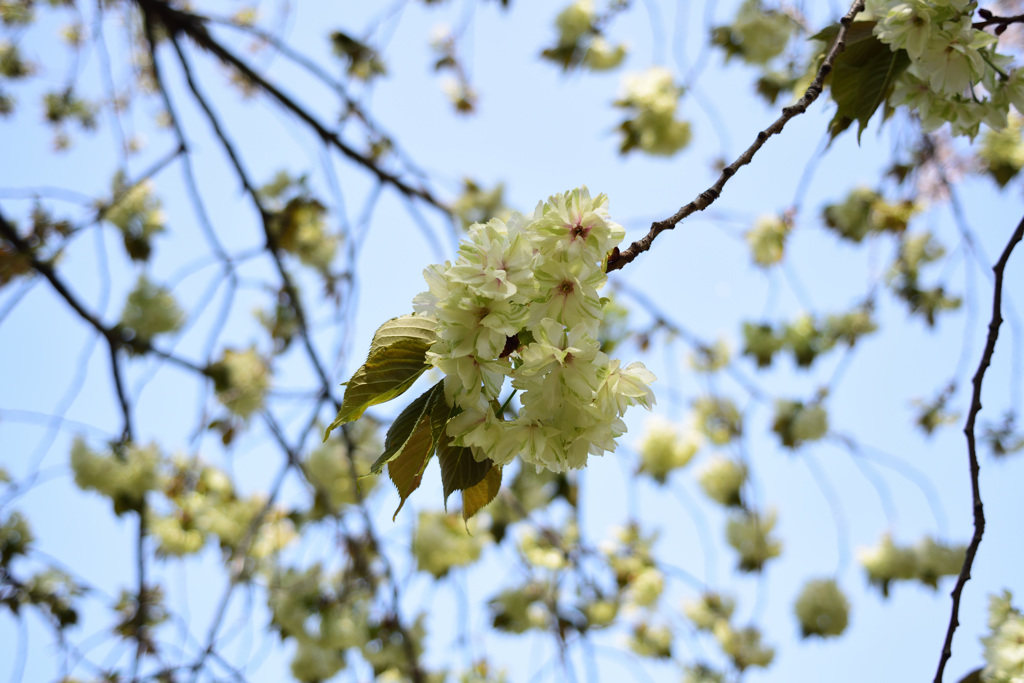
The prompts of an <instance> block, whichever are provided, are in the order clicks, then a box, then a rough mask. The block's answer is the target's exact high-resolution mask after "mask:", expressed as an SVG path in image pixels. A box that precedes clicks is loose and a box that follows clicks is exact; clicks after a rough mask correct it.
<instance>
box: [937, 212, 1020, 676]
mask: <svg viewBox="0 0 1024 683" xmlns="http://www.w3.org/2000/svg"><path fill="white" fill-rule="evenodd" d="M1021 238H1024V218H1022V219H1021V221H1020V223H1018V224H1017V229H1016V230H1014V231H1013V234H1012V235H1011V236H1010V241H1009V242H1007V243H1006V248H1005V249H1003V254H1002V256H1000V257H999V260H998V261H997V262H996V265H995V266H993V267H992V272H993V273H994V274H995V284H994V286H993V294H992V319H991V320H990V321H989V324H988V337H987V338H986V340H985V350H984V351H983V352H982V354H981V361H980V362H979V363H978V370H977V371H976V372H975V373H974V377H973V378H972V379H971V385H972V386H973V387H974V391H973V392H972V394H971V407H970V410H968V412H967V423H966V424H965V425H964V436H966V437H967V457H968V459H969V461H970V470H971V501H972V508H973V511H974V535H973V536H972V537H971V543H970V545H968V546H967V553H966V554H965V556H964V566H963V567H962V568H961V569H960V576H958V577H957V579H956V585H955V586H954V587H953V592H952V593H950V595H951V597H952V599H953V607H952V613H951V614H950V616H949V627H948V628H947V629H946V640H945V642H944V643H943V645H942V655H941V657H939V668H938V670H937V671H936V672H935V681H934V683H942V673H943V671H944V670H945V668H946V662H948V661H949V658H950V657H951V656H952V655H953V634H954V633H955V632H956V628H957V626H959V625H960V618H959V613H960V595H961V593H963V590H964V585H965V584H966V583H967V581H968V580H970V578H971V567H972V565H973V564H974V556H975V555H976V554H977V553H978V546H979V545H981V537H982V535H983V534H984V533H985V509H984V506H983V505H982V502H981V486H980V484H979V481H978V478H979V477H978V475H979V471H980V467H979V465H978V450H977V444H976V442H975V437H974V424H975V421H976V420H977V418H978V413H980V412H981V383H982V382H983V381H984V379H985V371H986V370H988V366H989V365H990V364H991V363H992V356H993V354H994V353H995V350H996V340H997V339H998V338H999V326H1000V325H1001V324H1002V322H1003V316H1002V303H1003V272H1004V271H1005V270H1006V263H1007V261H1009V260H1010V254H1011V253H1012V252H1013V248H1014V247H1015V246H1016V245H1017V243H1018V242H1020V241H1021Z"/></svg>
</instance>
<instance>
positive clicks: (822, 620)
mask: <svg viewBox="0 0 1024 683" xmlns="http://www.w3.org/2000/svg"><path fill="white" fill-rule="evenodd" d="M793 609H794V611H795V612H796V617H797V619H798V620H799V622H800V631H801V633H802V634H803V636H804V637H805V638H806V637H808V636H821V637H822V638H829V637H835V636H838V635H841V634H842V633H843V631H845V630H846V624H847V623H848V621H849V618H850V603H849V601H848V600H847V599H846V596H845V595H843V592H842V591H841V590H839V586H838V585H836V582H835V580H833V579H820V580H815V581H808V582H807V583H806V584H804V587H803V590H801V591H800V596H799V597H798V598H797V599H796V604H795V605H794V608H793Z"/></svg>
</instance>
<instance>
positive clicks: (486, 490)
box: [462, 461, 501, 522]
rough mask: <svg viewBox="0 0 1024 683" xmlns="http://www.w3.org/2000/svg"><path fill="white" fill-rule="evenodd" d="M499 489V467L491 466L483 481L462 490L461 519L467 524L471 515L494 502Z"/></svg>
mask: <svg viewBox="0 0 1024 683" xmlns="http://www.w3.org/2000/svg"><path fill="white" fill-rule="evenodd" d="M488 462H490V461H488ZM500 488H501V465H492V466H491V469H489V470H487V474H485V475H484V478H483V479H481V480H480V481H479V482H477V483H476V484H474V485H473V486H470V487H469V488H467V489H463V490H462V519H463V520H464V521H466V522H468V521H469V520H470V518H472V517H473V515H475V514H476V513H478V512H480V510H481V509H482V508H483V507H484V506H485V505H487V504H488V503H490V502H491V501H492V500H494V497H495V496H497V495H498V490H499V489H500Z"/></svg>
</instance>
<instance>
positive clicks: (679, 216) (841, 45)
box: [607, 0, 864, 272]
mask: <svg viewBox="0 0 1024 683" xmlns="http://www.w3.org/2000/svg"><path fill="white" fill-rule="evenodd" d="M863 9H864V1H863V0H857V2H854V3H853V5H852V6H851V7H850V11H849V12H847V13H846V15H845V16H844V17H843V18H842V19H840V20H839V24H840V26H839V33H838V34H837V35H836V39H835V41H834V42H833V43H832V47H831V48H830V49H829V51H828V53H827V54H826V55H825V61H824V62H823V63H822V65H821V67H820V68H819V69H818V75H817V76H816V77H815V79H814V82H813V83H811V85H810V86H809V87H808V88H807V91H806V92H805V93H804V96H803V97H801V98H800V99H799V100H798V101H797V102H796V103H795V104H792V105H790V106H788V107H785V108H783V110H782V115H781V116H779V118H777V119H776V120H775V122H774V123H773V124H772V125H770V126H768V127H767V128H765V129H764V130H762V131H761V132H759V133H758V134H757V139H756V140H754V143H753V144H752V145H750V147H748V148H747V150H746V151H745V152H743V154H741V155H740V156H739V157H738V158H737V159H736V160H735V161H734V162H732V163H731V164H729V165H728V166H726V167H725V168H723V169H722V174H721V175H720V176H719V177H718V180H717V181H716V182H715V184H714V185H712V186H711V187H709V188H708V189H706V190H704V191H703V192H701V193H700V194H699V195H697V197H696V198H695V199H694V200H693V201H692V202H690V203H689V204H687V205H686V206H684V207H682V208H681V209H679V210H678V211H676V212H675V214H673V215H672V216H670V217H669V218H666V219H664V220H661V221H655V222H654V223H652V224H651V230H650V232H648V233H647V234H646V235H644V236H643V237H641V238H640V239H639V240H637V241H636V242H633V244H631V245H629V247H628V248H627V249H626V250H625V251H622V252H615V253H613V254H612V256H611V257H610V258H609V259H608V267H607V271H608V272H611V271H613V270H619V269H620V268H622V267H624V266H626V265H627V264H628V263H630V262H631V261H633V259H635V258H636V257H637V256H639V255H640V254H642V253H644V252H645V251H647V250H648V249H650V248H651V244H652V243H653V242H654V238H655V237H657V236H658V235H659V234H661V233H662V232H664V231H665V230H671V229H672V228H674V227H676V225H678V224H679V222H680V221H682V220H683V219H684V218H686V217H687V216H690V215H691V214H694V213H696V212H698V211H703V210H704V209H706V208H708V207H709V206H711V205H712V204H713V203H714V202H715V200H717V199H718V198H719V197H720V196H721V194H722V189H723V188H724V187H725V184H726V183H727V182H729V178H732V177H733V176H734V175H736V172H737V171H739V170H740V168H742V167H743V166H746V165H747V164H749V163H750V162H751V161H752V160H753V159H754V155H755V154H757V152H758V150H760V149H761V148H762V147H764V144H765V142H767V141H768V138H770V137H771V136H773V135H776V134H778V133H781V132H782V129H783V128H784V127H785V126H786V124H787V123H788V122H789V120H790V119H792V118H794V117H796V116H799V115H800V114H803V113H804V112H806V111H807V108H808V107H809V106H811V104H812V103H813V102H814V101H815V100H816V99H818V96H819V95H821V93H822V90H823V89H824V87H825V78H826V77H827V76H828V75H829V74H830V73H831V72H832V66H833V64H834V63H835V61H836V57H837V56H838V55H839V53H840V52H842V51H843V50H845V49H846V34H847V33H848V32H849V29H850V25H851V24H852V23H853V19H854V17H856V16H857V14H858V13H860V12H861V11H863Z"/></svg>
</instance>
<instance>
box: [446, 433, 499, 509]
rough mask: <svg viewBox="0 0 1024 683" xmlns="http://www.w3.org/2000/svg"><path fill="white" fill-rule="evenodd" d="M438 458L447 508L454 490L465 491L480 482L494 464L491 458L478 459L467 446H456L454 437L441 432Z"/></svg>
mask: <svg viewBox="0 0 1024 683" xmlns="http://www.w3.org/2000/svg"><path fill="white" fill-rule="evenodd" d="M437 459H438V462H440V463H441V486H442V487H443V488H444V503H445V509H447V506H448V496H450V495H451V494H452V492H453V491H465V490H466V489H468V488H472V487H473V486H476V485H477V484H479V483H480V482H481V481H482V480H483V478H484V477H486V476H487V472H488V471H489V470H490V469H491V467H492V466H493V463H492V462H491V461H490V460H484V461H483V462H480V461H477V459H476V458H474V457H473V452H472V451H471V450H470V449H469V448H468V447H465V446H455V445H453V444H452V438H451V437H450V436H448V434H446V433H442V434H441V438H440V439H439V440H438V442H437Z"/></svg>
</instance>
